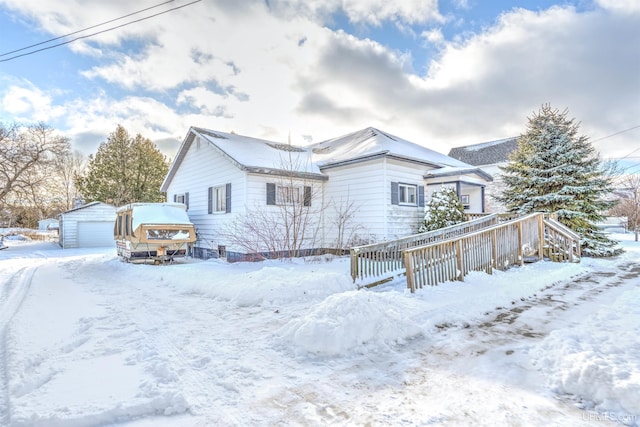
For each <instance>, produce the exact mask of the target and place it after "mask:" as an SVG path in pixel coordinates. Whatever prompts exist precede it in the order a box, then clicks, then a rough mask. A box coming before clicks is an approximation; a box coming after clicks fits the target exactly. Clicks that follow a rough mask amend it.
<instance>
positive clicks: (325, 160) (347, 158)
mask: <svg viewBox="0 0 640 427" xmlns="http://www.w3.org/2000/svg"><path fill="white" fill-rule="evenodd" d="M196 138H200V140H201V141H205V142H207V143H209V145H210V146H212V147H214V148H215V149H216V150H218V152H219V153H220V154H222V155H223V156H225V157H226V158H227V159H229V160H230V161H231V162H232V163H233V164H235V165H236V166H237V167H238V168H240V169H242V170H245V171H248V172H254V173H266V174H282V173H283V172H284V173H290V172H295V173H298V174H300V175H303V176H305V177H308V178H315V179H327V178H328V177H327V176H326V175H325V174H323V170H325V169H327V168H331V167H334V166H339V165H344V164H350V163H357V162H360V161H364V160H367V159H371V158H377V157H380V156H386V157H392V158H397V159H400V160H406V161H411V162H417V163H420V164H423V165H425V166H429V167H432V168H436V169H439V168H447V167H451V168H459V170H472V172H474V173H475V171H476V168H474V167H473V166H472V165H470V164H468V163H464V162H462V161H460V160H457V159H455V158H453V157H449V156H447V155H446V154H442V153H438V152H436V151H433V150H431V149H429V148H427V147H424V146H422V145H419V144H415V143H413V142H410V141H407V140H405V139H402V138H399V137H397V136H394V135H391V134H389V133H386V132H383V131H381V130H379V129H376V128H373V127H368V128H365V129H362V130H359V131H357V132H352V133H349V134H347V135H343V136H340V137H337V138H333V139H329V140H327V141H323V142H319V143H316V144H312V145H309V146H304V147H303V146H295V145H291V144H284V143H279V142H273V141H267V140H264V139H258V138H251V137H248V136H242V135H237V134H233V133H226V132H218V131H212V130H208V129H203V128H197V127H192V128H190V129H189V132H188V133H187V136H186V138H185V139H184V141H183V143H182V145H181V146H180V149H179V150H178V154H177V155H176V158H175V159H174V161H173V164H172V165H171V167H170V168H169V173H168V174H167V176H166V177H165V180H164V182H163V183H162V187H161V190H162V191H167V188H168V186H169V183H170V182H171V180H172V179H173V176H174V175H175V173H176V171H177V169H178V168H179V166H180V164H181V163H182V160H183V159H184V156H185V155H186V153H187V151H188V150H189V147H190V146H191V145H192V144H193V141H194V140H196ZM483 174H484V175H482V176H483V178H486V177H489V179H491V178H490V176H489V175H487V174H486V173H483Z"/></svg>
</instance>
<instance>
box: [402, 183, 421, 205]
mask: <svg viewBox="0 0 640 427" xmlns="http://www.w3.org/2000/svg"><path fill="white" fill-rule="evenodd" d="M412 198H413V201H412V200H411V199H412ZM398 202H399V204H401V205H403V206H418V186H417V185H414V184H402V183H399V184H398Z"/></svg>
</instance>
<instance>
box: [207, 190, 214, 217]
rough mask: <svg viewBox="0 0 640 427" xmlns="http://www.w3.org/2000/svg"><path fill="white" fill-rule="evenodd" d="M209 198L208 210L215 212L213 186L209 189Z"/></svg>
mask: <svg viewBox="0 0 640 427" xmlns="http://www.w3.org/2000/svg"><path fill="white" fill-rule="evenodd" d="M208 193H209V194H208V198H207V203H208V209H207V212H208V213H210V214H211V213H213V187H209V190H208Z"/></svg>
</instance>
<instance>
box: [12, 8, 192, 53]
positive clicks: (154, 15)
mask: <svg viewBox="0 0 640 427" xmlns="http://www.w3.org/2000/svg"><path fill="white" fill-rule="evenodd" d="M201 1H202V0H194V1H192V2H190V3H186V4H183V5H181V6H176V7H174V8H171V9H167V10H165V11H162V12H158V13H155V14H153V15H149V16H145V17H144V18H140V19H136V20H134V21H130V22H127V23H124V24H121V25H116V26H115V27H111V28H107V29H105V30H102V31H97V32H95V33H91V34H86V35H84V36H79V37H76V38H74V39H71V40H67V41H65V42H62V43H58V44H54V45H52V46H47V47H43V48H41V49H36V50H32V51H30V52H27V53H22V54H20V55H15V56H12V57H10V58H5V59H0V62H7V61H11V60H12V59H16V58H20V57H23V56H27V55H32V54H34V53H37V52H42V51H43V50H48V49H53V48H54V47H58V46H63V45H65V44H69V43H72V42H74V41H77V40H81V39H86V38H89V37H93V36H96V35H98V34H102V33H106V32H108V31H113V30H116V29H118V28H122V27H126V26H127V25H131V24H135V23H136V22H141V21H145V20H147V19H151V18H154V17H156V16H159V15H163V14H165V13H169V12H173V11H174V10H178V9H182V8H183V7H187V6H191V5H193V4H195V3H199V2H201ZM167 3H168V2H167ZM116 20H117V19H116ZM100 25H102V24H100ZM100 25H97V26H100ZM80 31H82V30H80ZM63 37H64V36H63ZM19 50H23V49H19ZM15 52H17V51H15Z"/></svg>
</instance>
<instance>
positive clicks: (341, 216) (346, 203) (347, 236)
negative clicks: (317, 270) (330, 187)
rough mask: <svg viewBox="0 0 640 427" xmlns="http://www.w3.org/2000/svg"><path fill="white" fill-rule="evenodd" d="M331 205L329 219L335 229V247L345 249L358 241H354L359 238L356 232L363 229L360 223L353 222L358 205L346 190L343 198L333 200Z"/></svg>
mask: <svg viewBox="0 0 640 427" xmlns="http://www.w3.org/2000/svg"><path fill="white" fill-rule="evenodd" d="M331 207H332V208H333V212H332V216H331V218H330V221H331V224H332V225H333V226H334V227H335V230H336V240H335V243H334V247H335V249H347V248H349V247H351V246H354V245H355V244H356V243H359V241H358V242H356V241H357V240H359V239H360V238H359V237H358V233H359V232H364V231H365V230H364V227H363V226H362V224H359V223H356V222H355V215H356V213H357V211H358V209H359V208H360V206H359V205H358V204H356V202H355V201H354V200H351V199H350V197H349V193H348V192H347V195H346V197H345V198H342V197H340V200H337V201H336V200H333V201H332V202H331Z"/></svg>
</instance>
